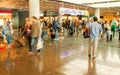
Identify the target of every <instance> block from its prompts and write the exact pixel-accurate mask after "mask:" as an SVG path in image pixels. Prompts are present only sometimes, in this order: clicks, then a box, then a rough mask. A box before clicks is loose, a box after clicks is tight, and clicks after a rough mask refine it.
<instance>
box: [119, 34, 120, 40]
mask: <svg viewBox="0 0 120 75" xmlns="http://www.w3.org/2000/svg"><path fill="white" fill-rule="evenodd" d="M119 40H120V32H119Z"/></svg>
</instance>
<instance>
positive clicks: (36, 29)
mask: <svg viewBox="0 0 120 75" xmlns="http://www.w3.org/2000/svg"><path fill="white" fill-rule="evenodd" d="M31 20H32V24H31V45H30V50H29V55H31V54H33V48H34V45H35V44H36V42H37V41H38V38H39V35H40V24H39V21H38V18H37V17H35V16H33V17H32V18H31Z"/></svg>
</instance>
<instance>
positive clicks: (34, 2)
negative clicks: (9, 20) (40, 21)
mask: <svg viewBox="0 0 120 75" xmlns="http://www.w3.org/2000/svg"><path fill="white" fill-rule="evenodd" d="M32 16H35V17H38V18H39V16H40V0H29V17H32Z"/></svg>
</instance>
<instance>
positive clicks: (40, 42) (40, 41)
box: [37, 17, 45, 54]
mask: <svg viewBox="0 0 120 75" xmlns="http://www.w3.org/2000/svg"><path fill="white" fill-rule="evenodd" d="M39 20H40V26H39V27H40V28H39V29H40V32H39V33H40V34H39V38H38V42H37V53H38V54H40V53H41V51H42V48H43V42H44V28H45V23H44V17H40V19H39Z"/></svg>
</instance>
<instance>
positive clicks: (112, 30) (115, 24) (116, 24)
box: [110, 18, 118, 37]
mask: <svg viewBox="0 0 120 75" xmlns="http://www.w3.org/2000/svg"><path fill="white" fill-rule="evenodd" d="M110 25H111V32H112V36H113V37H114V36H115V32H116V27H117V26H118V22H117V21H116V20H115V19H114V18H113V20H112V21H111V24H110Z"/></svg>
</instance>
